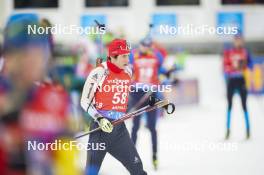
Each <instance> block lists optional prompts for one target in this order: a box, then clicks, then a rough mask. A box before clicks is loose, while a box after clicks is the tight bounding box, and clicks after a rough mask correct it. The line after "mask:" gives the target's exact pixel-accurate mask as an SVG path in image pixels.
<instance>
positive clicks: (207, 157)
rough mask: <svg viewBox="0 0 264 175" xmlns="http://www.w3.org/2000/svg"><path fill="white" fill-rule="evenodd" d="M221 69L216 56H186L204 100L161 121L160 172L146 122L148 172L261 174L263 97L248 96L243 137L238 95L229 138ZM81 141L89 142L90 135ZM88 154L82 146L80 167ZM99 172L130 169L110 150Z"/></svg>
mask: <svg viewBox="0 0 264 175" xmlns="http://www.w3.org/2000/svg"><path fill="white" fill-rule="evenodd" d="M221 70H222V67H221V60H220V57H219V56H216V55H199V56H197V55H196V56H190V59H188V60H187V65H186V70H185V72H184V74H185V75H187V76H192V77H197V78H198V79H199V88H200V103H199V104H198V105H192V106H182V107H177V108H176V111H175V113H174V114H173V116H170V117H167V118H165V119H160V120H159V122H158V126H157V129H158V142H159V147H158V149H159V152H158V158H159V169H158V171H154V170H153V167H152V161H151V140H150V133H149V131H148V130H147V129H146V128H145V127H144V124H143V121H142V123H141V129H140V131H139V133H138V143H137V149H138V152H139V154H140V156H141V158H142V161H143V165H144V169H145V170H146V171H147V172H148V174H150V175H171V174H179V175H194V174H203V175H234V174H239V175H249V174H253V175H262V174H263V172H264V166H263V162H264V98H263V97H255V96H249V98H248V108H249V112H250V120H251V126H252V137H251V139H250V140H245V126H244V116H243V113H242V107H241V103H240V98H239V97H238V96H235V97H234V99H233V100H234V105H233V111H232V130H231V132H232V133H231V138H230V140H229V141H225V140H224V135H225V122H226V99H225V84H224V80H223V77H222V73H221ZM127 127H128V129H129V130H130V129H131V122H127ZM80 141H81V142H86V141H87V137H86V138H83V139H81V140H80ZM85 159H86V153H85V152H84V151H83V152H81V154H80V160H79V161H80V165H81V166H82V167H84V166H85ZM100 174H101V175H123V174H124V175H125V174H129V173H128V172H127V170H126V169H125V168H124V167H123V166H122V165H121V163H119V162H118V161H117V160H115V159H114V158H112V157H111V156H110V155H107V156H106V158H105V160H104V162H103V164H102V167H101V171H100Z"/></svg>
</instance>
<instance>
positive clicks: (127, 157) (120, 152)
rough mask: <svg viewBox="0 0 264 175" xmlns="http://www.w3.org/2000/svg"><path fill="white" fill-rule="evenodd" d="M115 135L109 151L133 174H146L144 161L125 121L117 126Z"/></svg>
mask: <svg viewBox="0 0 264 175" xmlns="http://www.w3.org/2000/svg"><path fill="white" fill-rule="evenodd" d="M114 129H116V131H114V132H116V134H115V137H114V138H113V140H112V142H111V145H110V147H109V149H108V152H109V153H110V154H111V155H112V156H113V157H115V158H116V159H117V160H119V161H120V162H121V163H122V164H123V165H124V166H125V167H126V168H127V170H128V171H129V173H130V174H131V175H146V174H147V173H146V172H145V171H144V170H143V165H142V161H141V159H140V157H139V155H138V152H137V150H136V147H135V145H134V143H133V141H132V140H131V139H130V137H129V133H128V131H127V129H126V126H125V124H124V123H122V124H120V125H118V126H116V127H115V128H114Z"/></svg>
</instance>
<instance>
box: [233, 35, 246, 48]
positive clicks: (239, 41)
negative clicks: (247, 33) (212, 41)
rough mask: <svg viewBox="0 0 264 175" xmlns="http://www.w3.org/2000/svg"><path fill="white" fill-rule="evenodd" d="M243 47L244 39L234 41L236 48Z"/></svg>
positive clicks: (238, 38)
mask: <svg viewBox="0 0 264 175" xmlns="http://www.w3.org/2000/svg"><path fill="white" fill-rule="evenodd" d="M243 45H244V42H243V39H242V38H240V37H237V38H235V39H234V46H235V47H236V48H241V47H243Z"/></svg>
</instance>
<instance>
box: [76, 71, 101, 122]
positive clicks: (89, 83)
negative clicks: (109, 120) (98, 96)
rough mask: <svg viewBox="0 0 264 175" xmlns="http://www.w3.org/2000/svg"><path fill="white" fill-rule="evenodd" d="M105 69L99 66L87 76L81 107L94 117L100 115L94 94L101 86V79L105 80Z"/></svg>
mask: <svg viewBox="0 0 264 175" xmlns="http://www.w3.org/2000/svg"><path fill="white" fill-rule="evenodd" d="M104 72H105V69H104V68H102V67H97V68H95V69H93V70H92V71H91V72H90V74H89V76H88V77H87V79H86V81H85V84H84V87H83V91H82V96H81V102H80V103H81V107H82V108H83V110H84V111H86V112H88V113H89V115H91V116H92V117H93V118H94V119H96V118H97V117H98V116H99V113H98V111H97V110H96V108H95V106H94V104H95V102H94V95H95V92H96V91H97V89H98V88H99V86H100V84H101V81H103V76H105V73H104Z"/></svg>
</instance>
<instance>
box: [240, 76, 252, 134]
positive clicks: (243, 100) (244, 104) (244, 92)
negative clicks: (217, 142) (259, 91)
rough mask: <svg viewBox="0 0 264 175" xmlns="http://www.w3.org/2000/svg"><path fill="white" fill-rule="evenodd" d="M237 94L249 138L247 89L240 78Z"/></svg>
mask: <svg viewBox="0 0 264 175" xmlns="http://www.w3.org/2000/svg"><path fill="white" fill-rule="evenodd" d="M239 94H240V97H241V103H242V107H243V111H244V117H245V123H246V131H247V138H249V137H250V122H249V114H248V110H247V89H246V84H245V80H244V79H241V82H240V88H239Z"/></svg>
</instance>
